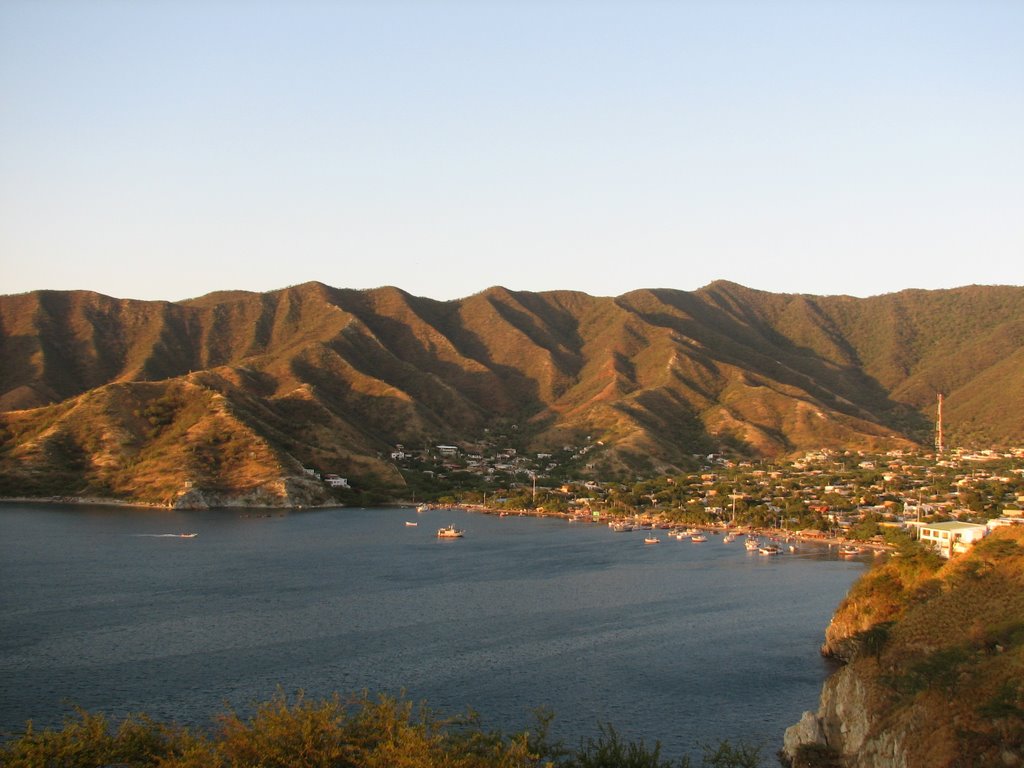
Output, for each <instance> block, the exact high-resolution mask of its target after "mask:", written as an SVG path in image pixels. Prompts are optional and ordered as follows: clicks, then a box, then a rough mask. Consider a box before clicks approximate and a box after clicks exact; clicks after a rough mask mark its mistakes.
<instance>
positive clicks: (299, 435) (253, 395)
mask: <svg viewBox="0 0 1024 768" xmlns="http://www.w3.org/2000/svg"><path fill="white" fill-rule="evenodd" d="M1021 362H1024V288H1021V287H1015V286H965V287H963V288H955V289H946V290H941V291H921V290H913V289H912V290H907V291H900V292H898V293H892V294H883V295H881V296H876V297H870V298H866V299H859V298H854V297H849V296H813V295H809V294H790V293H786V294H775V293H768V292H764V291H758V290H755V289H750V288H746V287H744V286H742V285H739V284H736V283H731V282H728V281H716V282H713V283H710V284H709V285H707V286H704V287H703V288H700V289H698V290H696V291H692V292H686V291H679V290H674V289H666V288H657V289H640V290H635V291H630V292H628V293H624V294H622V295H620V296H617V297H594V296H590V295H588V294H585V293H582V292H578V291H546V292H527V291H513V290H509V289H507V288H504V287H501V286H494V287H491V288H488V289H486V290H484V291H481V292H479V293H476V294H473V295H472V296H469V297H466V298H464V299H457V300H450V301H438V300H435V299H430V298H424V297H417V296H414V295H412V294H409V293H408V292H406V291H403V290H402V289H400V288H397V287H393V286H386V287H381V288H375V289H367V290H355V289H346V288H334V287H331V286H328V285H325V284H324V283H320V282H309V283H303V284H301V285H296V286H290V287H286V288H281V289H278V290H275V291H268V292H265V293H253V292H247V291H218V292H214V293H211V294H207V295H205V296H200V297H196V298H191V299H187V300H183V301H180V302H164V301H139V300H133V299H118V298H113V297H109V296H105V295H103V294H99V293H94V292H88V291H35V292H31V293H23V294H16V295H9V296H0V363H2V365H0V491H5V492H11V491H15V490H17V489H18V488H22V487H24V488H28V489H29V490H32V489H36V491H37V492H39V491H40V489H41V488H42V487H43V485H46V486H47V487H50V486H53V485H54V483H52V482H51V483H42V485H40V483H35V484H33V482H30V481H29V480H30V477H31V476H33V473H37V475H38V476H39V477H45V476H47V474H49V475H51V476H53V475H54V474H57V475H60V476H61V477H64V478H65V479H66V484H67V485H68V488H69V490H74V491H76V492H77V491H85V490H88V491H96V490H104V491H106V492H109V493H110V494H111V495H112V497H115V498H121V497H124V498H132V499H140V498H141V500H146V501H153V500H157V499H162V500H167V499H171V500H173V498H176V496H175V494H177V495H178V496H181V495H183V494H184V491H183V488H184V485H185V484H190V485H189V487H188V489H187V490H188V491H190V492H191V491H193V490H195V489H196V487H197V483H198V484H199V486H200V490H203V489H206V490H207V491H208V492H209V493H211V494H213V495H214V496H217V497H218V498H224V499H230V498H234V497H238V498H243V497H244V498H249V497H250V496H251V494H253V493H257V495H260V494H263V495H268V498H269V497H270V496H274V497H275V498H278V499H280V500H294V498H298V497H303V494H306V495H307V496H308V500H309V501H314V500H315V498H316V497H317V494H316V493H312V491H309V489H308V488H307V489H306V491H302V492H301V493H299V494H298V496H296V494H295V493H293V492H292V491H289V490H287V488H289V487H292V486H294V487H296V488H299V487H301V488H306V483H305V481H304V480H303V477H304V473H303V472H302V467H303V466H318V467H324V468H326V469H330V470H331V471H338V472H339V473H347V474H348V475H351V476H352V477H354V478H357V479H358V480H360V481H365V482H371V481H372V482H374V483H385V484H389V485H391V486H392V487H395V488H400V487H401V484H402V478H401V475H400V474H399V472H398V471H397V469H396V468H395V467H394V466H393V465H392V464H390V463H389V462H388V461H387V460H385V459H383V458H382V457H383V456H385V455H387V453H388V452H389V451H390V449H391V448H392V447H393V446H394V445H395V444H398V443H402V444H406V445H431V444H434V443H436V442H448V443H451V442H454V443H464V444H470V443H474V442H476V441H478V440H479V438H480V436H481V435H482V434H483V433H484V432H485V430H487V429H488V428H489V426H490V425H492V424H494V423H495V422H496V421H502V422H505V421H507V422H509V423H514V424H517V425H519V426H520V427H521V428H522V430H523V436H524V439H525V440H526V441H527V443H528V445H529V447H531V448H532V449H535V450H544V449H545V448H550V447H552V446H560V445H562V444H563V443H572V442H575V441H578V440H580V439H582V438H583V437H584V436H592V437H593V438H594V439H595V440H598V441H600V442H601V443H602V444H603V454H604V457H605V459H606V460H607V461H606V462H605V465H606V466H611V467H615V466H630V465H631V463H633V464H635V462H636V461H639V460H642V463H643V462H647V464H648V465H649V466H650V468H651V469H652V470H654V471H657V470H668V471H671V470H672V469H673V468H678V467H680V466H683V465H684V464H685V463H686V461H687V460H688V457H690V456H692V454H696V453H707V452H712V451H721V450H732V451H737V452H739V453H740V454H744V455H748V456H752V457H757V456H762V457H779V456H785V455H789V454H792V453H796V452H800V451H804V450H809V449H816V448H819V447H850V448H868V449H878V448H885V447H911V446H913V445H915V444H927V443H928V442H930V440H931V435H932V430H933V423H932V418H931V413H932V410H933V409H934V401H935V395H936V393H937V392H942V393H943V394H945V395H946V398H947V410H946V413H947V417H948V427H947V433H948V434H949V436H950V439H952V440H955V439H963V440H965V441H969V440H974V441H979V440H980V441H987V442H989V443H993V444H999V443H1011V442H1021V439H1022V437H1024V405H1021V403H1024V398H1021V397H1019V396H1014V395H1019V394H1020V393H1024V374H1022V373H1021V371H1024V366H1021V365H1020V363H1021ZM114 385H118V386H120V387H122V389H121V390H117V391H118V392H119V393H120V394H119V395H118V398H121V399H124V402H125V403H128V402H129V401H131V402H130V404H131V409H130V410H131V411H132V412H134V411H139V413H143V414H144V413H145V412H146V409H147V408H150V407H151V406H152V407H154V408H156V409H157V411H160V414H162V415H159V414H158V416H157V417H154V416H153V415H152V414H151V415H150V416H132V417H131V418H128V417H126V416H125V415H124V414H123V413H120V411H119V407H118V406H117V405H116V403H117V402H120V400H118V398H113V396H112V395H108V396H109V397H112V398H113V399H111V400H110V403H109V405H108V407H107V409H106V410H103V409H99V408H96V407H84V403H86V402H87V401H85V400H83V398H87V396H88V395H89V394H90V393H94V395H95V393H98V392H103V391H105V388H108V387H112V386H114ZM126 393H130V394H126ZM214 394H216V395H218V396H219V398H222V399H223V400H219V399H216V398H214V397H213V395H214ZM161 398H164V399H168V398H169V400H167V402H171V401H174V402H178V401H179V400H180V407H178V408H177V410H175V409H170V410H167V409H164V410H161V407H162V406H161V407H157V406H155V405H154V403H156V402H157V401H160V400H161ZM175 398H177V400H175ZM80 406H81V407H82V408H81V409H80V410H79V411H77V412H76V408H79V407H80ZM124 407H127V405H125V406H124ZM225 408H226V409H227V411H229V412H230V413H231V414H233V418H234V419H236V420H237V422H238V424H244V425H246V427H245V429H243V428H241V427H239V426H237V425H235V426H233V427H231V428H228V427H227V426H224V424H223V423H222V422H221V421H220V420H221V419H222V418H224V416H223V413H224V409H225ZM165 411H166V412H165ZM153 418H156V421H160V420H162V419H171V423H173V424H174V425H175V426H174V428H173V429H171V430H170V431H171V432H175V434H176V435H177V437H176V439H178V440H179V441H181V442H182V445H183V446H186V447H187V448H188V450H190V451H191V454H189V455H190V457H191V458H190V459H189V461H188V462H185V461H183V460H182V457H180V456H179V457H178V458H179V467H178V468H171V467H168V470H167V473H166V474H167V475H168V476H174V477H178V478H179V480H180V482H179V481H177V480H176V481H175V483H177V484H176V485H175V483H159V484H158V485H159V486H160V489H161V490H160V491H159V494H157V493H152V494H148V495H147V494H146V492H144V491H141V490H140V488H141V486H140V484H139V483H138V482H137V478H136V479H135V480H131V479H129V478H130V477H132V476H133V475H137V474H138V472H134V473H133V471H132V470H131V469H130V468H131V467H137V466H139V465H140V464H143V465H144V464H146V463H147V461H148V462H150V463H151V466H150V469H149V470H148V471H151V472H152V473H154V474H159V470H158V467H159V463H160V462H159V461H156V460H155V459H151V458H147V456H148V452H150V451H152V450H154V449H155V448H156V447H157V446H159V445H160V444H161V441H162V440H164V439H165V438H163V437H161V434H162V433H160V434H156V433H154V434H150V433H151V432H153V430H154V429H156V427H155V426H154V425H153V424H152V423H150V422H151V421H152V420H153ZM179 420H180V423H179ZM186 422H187V423H186ZM218 424H220V425H221V426H220V427H217V426H216V425H218ZM169 428H170V423H169V424H167V425H163V426H161V427H160V429H164V430H167V429H169ZM218 430H223V433H224V434H232V435H236V437H234V438H232V439H233V440H237V441H238V446H241V445H242V444H245V445H250V444H251V445H250V448H249V450H250V452H251V453H252V455H253V456H252V457H249V458H251V459H252V462H251V463H253V465H254V466H252V467H249V468H248V469H244V470H243V469H242V465H243V464H245V462H242V461H241V459H240V458H239V456H234V458H231V457H230V456H228V454H229V453H230V452H229V451H228V449H227V447H226V446H227V443H223V444H221V443H216V442H214V443H208V444H207V445H206V447H204V448H202V450H200V448H198V447H197V445H198V442H197V441H199V440H200V438H202V439H207V440H208V439H209V438H210V436H211V435H215V434H217V433H218ZM108 432H109V433H111V434H121V435H122V438H123V439H122V440H121V443H119V445H120V447H119V448H118V449H117V450H116V451H113V453H108V454H103V453H101V454H100V455H94V453H93V448H94V447H95V446H91V443H90V441H89V440H88V439H86V436H87V435H88V434H107V433H108ZM33 441H36V442H33ZM39 441H41V442H39ZM260 441H262V443H261V442H260ZM51 442H52V444H53V446H54V448H53V451H52V453H53V456H51V457H50V458H49V459H47V456H49V455H50V454H48V453H47V451H46V450H43V449H42V448H40V446H44V447H45V445H49V444H50V443H51ZM228 442H230V441H228ZM37 443H38V444H37ZM264 443H265V444H266V445H267V446H269V450H270V453H265V452H264V451H263V450H262V449H259V450H258V449H257V448H256V447H252V446H256V445H257V444H259V445H262V444H264ZM61 446H64V448H61ZM211 446H212V447H211ZM238 446H236V448H234V449H232V450H234V451H235V453H238V452H239V451H242V448H240V447H238ZM165 448H167V449H168V450H170V446H165ZM65 449H68V450H71V452H72V453H74V454H75V455H79V459H78V460H76V461H77V463H75V462H72V463H71V464H64V465H59V466H58V463H59V462H60V461H63V460H66V458H67V456H66V454H67V450H65ZM171 454H173V451H171V452H170V453H169V454H168V457H169V456H170V455H171ZM198 455H204V456H205V455H208V456H210V457H216V458H217V460H216V461H213V459H212V458H211V459H210V462H212V463H210V462H207V463H208V464H209V466H207V465H206V464H203V463H202V462H201V461H199V460H198V459H197V458H196V456H198ZM257 455H258V456H261V457H262V458H261V459H259V460H256V459H255V458H253V457H255V456H257ZM271 457H273V458H271ZM165 460H167V461H169V458H165ZM218 462H220V463H219V464H218ZM215 464H216V465H217V466H214V465H215ZM255 465H260V466H261V467H262V469H260V470H259V471H257V469H256V466H255ZM69 466H71V467H78V469H75V470H74V471H72V470H69V469H68V467H69ZM181 467H188V468H190V469H187V471H186V470H182V469H180V468H181ZM200 469H202V471H200ZM189 473H192V474H191V475H189ZM186 475H189V476H188V477H186ZM289 483H291V485H290V486H289ZM172 486H173V487H172ZM271 487H273V488H275V489H277V490H274V491H273V492H272V491H270V490H267V489H270V488H271ZM259 489H263V490H259ZM197 492H198V491H197ZM140 493H142V496H141V497H140V495H139V494H140ZM310 493H312V495H309V494H310ZM160 494H163V495H160ZM275 494H276V496H275ZM19 495H20V494H19ZM281 503H284V501H282V502H281Z"/></svg>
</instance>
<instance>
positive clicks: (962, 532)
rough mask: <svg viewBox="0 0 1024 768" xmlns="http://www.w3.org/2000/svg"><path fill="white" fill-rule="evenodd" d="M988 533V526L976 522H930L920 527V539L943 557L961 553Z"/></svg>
mask: <svg viewBox="0 0 1024 768" xmlns="http://www.w3.org/2000/svg"><path fill="white" fill-rule="evenodd" d="M987 533H988V526H985V525H979V524H977V523H960V522H956V521H951V522H948V523H931V524H929V525H922V526H921V527H920V534H919V535H920V539H921V541H922V542H924V543H925V544H930V545H931V546H932V547H934V548H935V551H936V552H938V553H939V554H940V555H942V556H943V557H945V558H947V559H948V558H949V557H951V556H952V555H955V554H961V553H963V552H966V551H967V550H968V549H970V548H971V545H972V544H974V542H976V541H979V540H981V539H983V538H984V537H985V535H986V534H987Z"/></svg>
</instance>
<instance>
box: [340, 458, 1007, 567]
mask: <svg viewBox="0 0 1024 768" xmlns="http://www.w3.org/2000/svg"><path fill="white" fill-rule="evenodd" d="M500 445H501V443H500V442H494V441H492V442H491V444H490V445H487V444H483V445H476V446H472V447H470V446H460V445H452V444H445V443H439V444H436V445H431V446H428V447H424V448H416V449H413V448H407V447H406V446H403V445H397V446H395V447H394V450H393V451H392V452H391V454H390V459H391V461H392V462H394V463H395V465H396V466H397V467H398V468H399V469H400V470H401V472H402V474H403V476H404V477H405V478H406V479H407V481H408V482H409V486H410V488H411V489H417V488H418V489H420V496H419V501H420V502H421V503H423V502H426V503H431V504H439V505H460V506H465V507H470V508H474V509H477V510H479V511H486V512H494V513H499V514H500V513H509V512H515V513H522V514H541V515H551V516H561V517H565V518H567V519H570V520H572V521H590V522H605V523H607V522H613V523H614V522H618V523H622V522H626V523H627V524H632V525H635V526H636V527H637V528H640V527H646V528H650V527H653V526H661V527H671V526H675V525H687V526H698V527H703V528H709V529H712V530H719V529H721V530H726V529H741V530H749V531H758V532H762V533H765V534H767V535H773V536H776V535H781V536H785V537H786V538H792V539H804V540H819V541H823V542H829V543H832V544H839V545H841V544H844V543H855V544H857V545H860V547H861V548H862V549H865V550H866V549H870V548H874V549H876V550H881V549H884V548H885V547H886V546H887V544H889V543H891V541H892V540H893V538H894V535H895V536H898V535H899V533H898V532H902V533H903V534H904V535H909V536H911V537H913V538H915V539H920V540H921V541H923V542H926V543H929V544H930V545H931V546H932V547H934V548H935V549H936V551H938V552H939V553H940V554H941V555H943V556H944V557H949V556H951V555H952V554H955V553H958V552H963V551H965V550H966V549H967V548H968V547H969V546H970V545H971V543H973V542H974V541H976V540H977V539H979V538H981V537H983V536H984V535H986V534H987V533H988V532H989V531H991V530H992V529H993V528H995V527H998V526H1002V525H1022V524H1024V447H1020V448H1013V449H1001V450H994V449H984V450H967V449H954V450H949V451H944V452H942V453H940V454H937V453H936V452H934V451H933V452H926V451H922V452H919V453H911V452H908V451H900V450H895V451H889V452H885V453H879V454H873V453H868V452H864V451H849V450H848V451H837V450H818V451H813V452H809V453H806V454H804V455H803V456H800V457H799V458H796V459H792V460H785V461H769V460H744V459H741V458H736V457H729V456H726V455H719V454H708V455H696V456H694V457H693V460H694V467H695V468H694V469H693V470H692V471H690V472H685V473H678V474H662V475H660V476H656V477H646V478H644V479H636V478H630V477H627V476H625V474H626V473H624V472H622V471H621V470H620V471H619V472H617V473H612V474H613V475H614V476H613V477H612V478H606V477H602V474H601V471H602V462H601V460H600V458H599V457H600V455H601V453H602V452H601V448H602V447H603V445H602V444H601V443H600V442H599V441H593V440H590V439H587V440H586V441H585V443H584V444H583V445H582V446H573V445H566V446H561V447H559V448H558V449H555V450H552V451H550V452H531V453H528V452H526V451H523V450H520V449H517V448H514V447H509V446H504V447H498V446H500ZM638 476H639V475H638ZM323 479H324V481H325V482H327V483H329V484H330V485H331V486H332V487H334V488H339V487H340V488H343V489H345V490H346V491H350V490H351V489H350V488H349V486H348V482H347V480H345V479H344V478H339V477H338V476H337V475H333V476H331V475H324V476H323ZM339 481H340V482H339ZM414 493H415V491H414ZM409 503H417V499H416V498H412V499H411V500H409Z"/></svg>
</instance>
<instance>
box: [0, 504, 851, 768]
mask: <svg viewBox="0 0 1024 768" xmlns="http://www.w3.org/2000/svg"><path fill="white" fill-rule="evenodd" d="M263 515H264V513H261V512H251V513H245V512H238V511H237V510H232V511H211V512H169V511H140V510H125V509H117V508H101V507H87V508H83V507H57V506H45V505H0V730H2V731H4V732H8V733H9V732H12V731H17V730H18V729H20V728H21V727H22V726H23V724H24V721H25V720H26V719H29V718H31V719H33V720H34V721H35V723H36V724H37V725H53V724H57V723H59V721H60V720H61V718H62V717H63V716H64V715H65V714H67V713H68V712H69V711H71V706H72V705H78V706H82V707H84V708H86V709H89V710H95V711H103V712H106V713H108V714H110V715H111V716H114V717H117V716H120V715H123V714H124V713H126V712H139V711H145V712H147V713H149V714H151V715H153V716H155V717H157V718H160V719H166V720H174V721H177V722H179V723H185V724H206V723H208V722H209V719H210V717H211V716H212V715H214V714H216V713H217V712H220V711H223V708H224V704H225V703H228V704H230V705H232V706H235V707H237V708H239V709H241V710H243V711H244V710H246V709H247V707H248V706H249V705H250V704H251V702H253V701H255V700H262V699H266V698H268V697H270V696H272V695H274V693H275V691H276V690H278V688H279V687H280V688H281V689H282V690H284V691H285V692H289V693H292V692H295V691H296V690H298V689H302V690H304V691H305V692H306V694H307V695H310V696H315V697H320V696H327V695H329V694H330V693H331V692H333V691H340V692H342V693H350V692H354V691H359V690H362V689H364V688H366V689H369V690H371V691H380V692H390V693H398V692H400V691H401V690H403V689H404V690H405V691H406V692H407V695H408V696H409V697H410V698H411V699H413V700H416V701H419V700H426V701H427V702H428V703H429V705H430V706H431V707H432V708H434V709H435V710H440V711H441V712H443V713H445V714H455V713H458V712H463V711H465V710H466V709H467V708H472V709H473V710H475V711H477V712H479V713H480V714H481V716H482V717H483V720H484V723H485V724H486V725H488V726H493V727H500V728H502V729H504V730H514V729H517V728H521V727H526V726H527V725H528V724H529V723H530V722H531V718H532V714H531V713H532V711H533V709H534V708H536V707H539V706H545V707H549V708H550V709H552V710H553V711H554V712H555V714H556V719H555V722H554V731H555V735H556V736H558V737H560V738H563V739H564V740H565V741H566V742H567V743H568V744H570V745H574V744H576V743H578V742H579V740H580V739H581V738H583V737H586V736H594V735H596V734H597V732H598V730H597V723H599V722H601V723H611V724H613V725H614V727H615V728H616V730H618V731H619V733H620V734H622V735H623V736H625V737H627V738H630V739H641V738H642V739H644V740H645V741H646V742H647V743H648V744H653V742H654V741H655V740H660V741H661V742H662V745H663V754H664V755H666V756H671V757H678V756H681V755H683V754H690V753H693V751H694V750H696V749H697V745H698V744H700V743H716V742H717V740H719V739H723V738H730V739H733V740H735V739H736V738H737V737H742V738H745V739H747V740H752V741H755V742H759V743H761V744H763V745H764V747H765V750H766V754H773V753H774V750H775V749H776V748H777V746H779V744H780V743H781V737H782V732H783V730H784V729H785V728H786V727H787V726H788V725H790V724H792V723H794V722H796V720H797V719H799V717H800V714H801V712H802V711H803V710H805V709H815V708H816V707H817V699H818V694H819V692H820V688H821V684H822V681H823V680H824V678H825V677H826V675H827V674H828V672H829V671H830V670H829V668H828V667H827V665H826V662H824V661H823V660H822V659H821V658H820V657H819V655H818V646H819V645H820V643H821V640H822V637H823V633H824V629H825V626H826V625H827V623H828V620H829V618H830V616H831V614H832V612H833V610H834V609H835V607H836V605H837V604H838V602H839V601H840V599H841V598H842V597H843V595H844V594H845V593H846V591H847V590H848V588H849V586H850V584H851V583H852V582H853V580H854V579H855V578H856V577H857V576H858V575H859V574H860V573H861V571H862V570H863V568H864V565H863V563H858V562H847V561H840V560H838V559H836V558H835V557H833V556H832V555H830V554H829V553H828V551H827V550H825V549H821V548H807V547H805V548H803V549H801V551H800V552H798V553H796V554H785V555H782V556H779V557H773V558H768V557H763V556H758V555H757V554H756V553H754V554H750V553H748V552H746V551H745V550H744V549H743V547H742V543H741V542H740V541H737V542H734V543H732V544H724V543H723V542H722V539H721V537H719V536H709V540H708V542H707V543H704V544H694V543H692V542H689V541H683V542H679V541H676V540H674V539H671V540H664V541H662V542H661V543H660V544H658V545H645V544H644V543H643V534H641V533H632V534H622V533H613V532H611V531H610V530H609V529H608V528H607V527H604V526H596V525H586V524H570V523H567V522H564V521H561V520H554V519H534V518H529V517H515V516H512V517H504V518H499V517H493V516H486V515H476V514H469V513H465V512H460V511H430V512H424V513H420V514H417V513H416V512H414V511H412V510H408V509H405V510H403V509H332V510H317V511H292V512H288V513H283V514H282V513H278V512H274V513H271V514H270V515H269V516H263ZM407 520H410V521H416V522H418V523H419V524H418V526H416V527H411V526H406V525H405V521H407ZM449 523H454V524H455V525H456V526H458V527H460V528H464V529H466V537H465V538H464V539H458V540H451V541H443V540H440V541H439V540H438V539H437V538H436V537H435V533H436V530H437V528H439V527H441V526H442V525H447V524H449ZM183 531H189V532H193V531H194V532H197V533H198V534H199V535H198V536H197V537H196V538H192V539H184V538H174V537H168V536H161V535H160V534H169V533H178V532H183ZM660 535H662V538H664V535H663V533H662V532H660Z"/></svg>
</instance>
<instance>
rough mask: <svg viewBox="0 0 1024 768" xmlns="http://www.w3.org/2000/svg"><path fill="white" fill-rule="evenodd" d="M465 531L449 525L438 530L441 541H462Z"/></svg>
mask: <svg viewBox="0 0 1024 768" xmlns="http://www.w3.org/2000/svg"><path fill="white" fill-rule="evenodd" d="M464 533H465V531H463V530H462V529H460V528H456V527H455V526H454V525H449V526H446V527H444V528H438V529H437V538H439V539H461V538H462V536H463V534H464Z"/></svg>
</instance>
